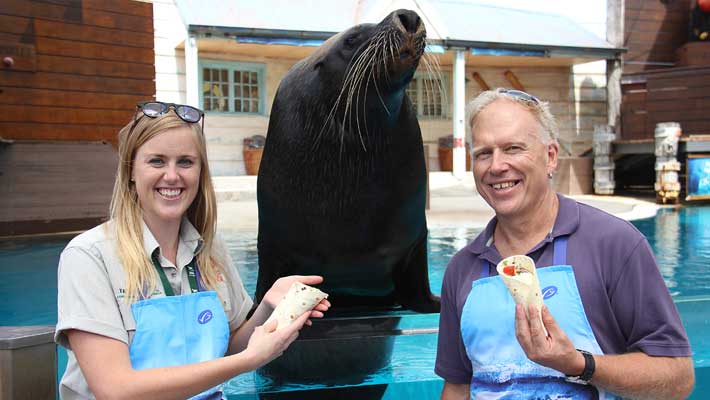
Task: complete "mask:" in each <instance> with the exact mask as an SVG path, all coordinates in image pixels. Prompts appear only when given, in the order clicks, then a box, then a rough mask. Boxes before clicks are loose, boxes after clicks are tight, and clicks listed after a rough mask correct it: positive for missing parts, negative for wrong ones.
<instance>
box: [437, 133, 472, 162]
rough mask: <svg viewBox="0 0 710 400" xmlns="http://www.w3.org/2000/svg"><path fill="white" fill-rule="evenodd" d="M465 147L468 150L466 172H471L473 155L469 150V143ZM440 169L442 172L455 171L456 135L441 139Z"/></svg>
mask: <svg viewBox="0 0 710 400" xmlns="http://www.w3.org/2000/svg"><path fill="white" fill-rule="evenodd" d="M464 147H465V148H466V171H470V170H471V154H470V151H469V149H468V143H466V144H465V145H464ZM439 169H440V170H441V171H453V170H454V135H449V136H442V137H440V138H439Z"/></svg>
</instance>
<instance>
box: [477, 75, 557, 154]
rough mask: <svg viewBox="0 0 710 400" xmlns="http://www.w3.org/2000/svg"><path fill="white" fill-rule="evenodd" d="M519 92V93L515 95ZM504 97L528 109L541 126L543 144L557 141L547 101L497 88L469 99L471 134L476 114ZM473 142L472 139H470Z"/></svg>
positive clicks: (555, 123)
mask: <svg viewBox="0 0 710 400" xmlns="http://www.w3.org/2000/svg"><path fill="white" fill-rule="evenodd" d="M517 93H520V94H521V95H516V94H517ZM500 99H505V100H508V101H514V102H516V103H518V104H520V105H521V106H523V107H525V108H526V109H528V110H529V111H530V112H531V113H532V114H533V116H534V117H535V119H537V121H538V122H539V123H540V125H541V126H542V132H540V139H541V140H542V142H543V143H544V144H549V143H550V142H555V143H558V140H557V139H558V138H559V136H560V134H559V130H558V129H557V122H556V121H555V117H554V116H553V115H552V113H551V112H550V106H549V103H548V102H546V101H541V100H539V99H537V98H536V97H534V96H532V95H529V94H527V93H525V92H520V91H512V90H509V89H503V88H497V89H495V90H486V91H485V92H482V93H481V94H479V95H478V96H477V97H476V98H475V99H473V100H471V102H470V103H468V106H467V107H466V115H467V117H466V122H467V124H468V127H469V128H470V129H471V134H473V122H474V120H475V119H476V117H477V116H478V114H479V113H480V112H481V111H483V109H484V108H486V107H487V106H488V105H489V104H491V103H493V102H494V101H496V100H500ZM471 143H473V140H472V141H471Z"/></svg>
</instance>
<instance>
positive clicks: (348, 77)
mask: <svg viewBox="0 0 710 400" xmlns="http://www.w3.org/2000/svg"><path fill="white" fill-rule="evenodd" d="M358 60H359V59H356V60H350V63H349V64H348V66H347V67H346V70H350V69H351V68H353V64H355V63H356V62H358ZM352 80H353V75H352V74H349V75H346V77H345V78H344V79H343V85H342V87H341V89H340V93H338V97H337V98H336V99H335V101H334V102H333V106H332V107H331V109H330V112H329V113H328V116H327V117H326V120H325V123H324V124H323V126H322V128H321V129H320V131H319V133H318V135H317V137H316V138H314V147H313V149H316V148H317V146H318V145H319V144H320V141H321V138H322V137H323V132H324V131H325V130H326V128H327V127H328V126H329V125H330V124H331V123H332V122H333V119H334V118H335V113H336V111H337V109H338V106H339V105H340V100H341V99H342V97H343V94H345V92H346V90H347V88H348V85H349V84H350V82H351V81H352ZM339 128H340V129H339V131H340V133H341V137H342V136H344V135H345V121H344V120H343V123H342V124H341V125H340V126H339Z"/></svg>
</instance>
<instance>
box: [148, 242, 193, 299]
mask: <svg viewBox="0 0 710 400" xmlns="http://www.w3.org/2000/svg"><path fill="white" fill-rule="evenodd" d="M158 257H159V255H158V252H157V251H156V252H155V253H153V256H152V257H151V259H152V260H153V265H154V266H155V269H157V270H158V276H160V282H162V283H163V291H164V292H165V295H166V296H175V292H174V291H173V287H172V285H170V282H169V281H168V277H167V276H165V271H164V270H163V267H162V266H161V265H160V261H158ZM196 263H197V257H193V258H192V261H190V263H189V264H187V265H186V266H185V268H187V280H188V282H189V283H190V292H191V293H197V292H199V291H200V289H199V286H198V285H197V275H196V274H195V264H196Z"/></svg>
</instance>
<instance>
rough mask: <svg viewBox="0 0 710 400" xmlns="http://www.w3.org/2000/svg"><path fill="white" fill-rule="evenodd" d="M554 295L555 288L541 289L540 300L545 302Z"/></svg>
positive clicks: (555, 292)
mask: <svg viewBox="0 0 710 400" xmlns="http://www.w3.org/2000/svg"><path fill="white" fill-rule="evenodd" d="M556 294H557V287H555V286H548V287H546V288H544V289H542V299H543V300H547V299H549V298H550V297H552V296H554V295H556Z"/></svg>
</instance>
